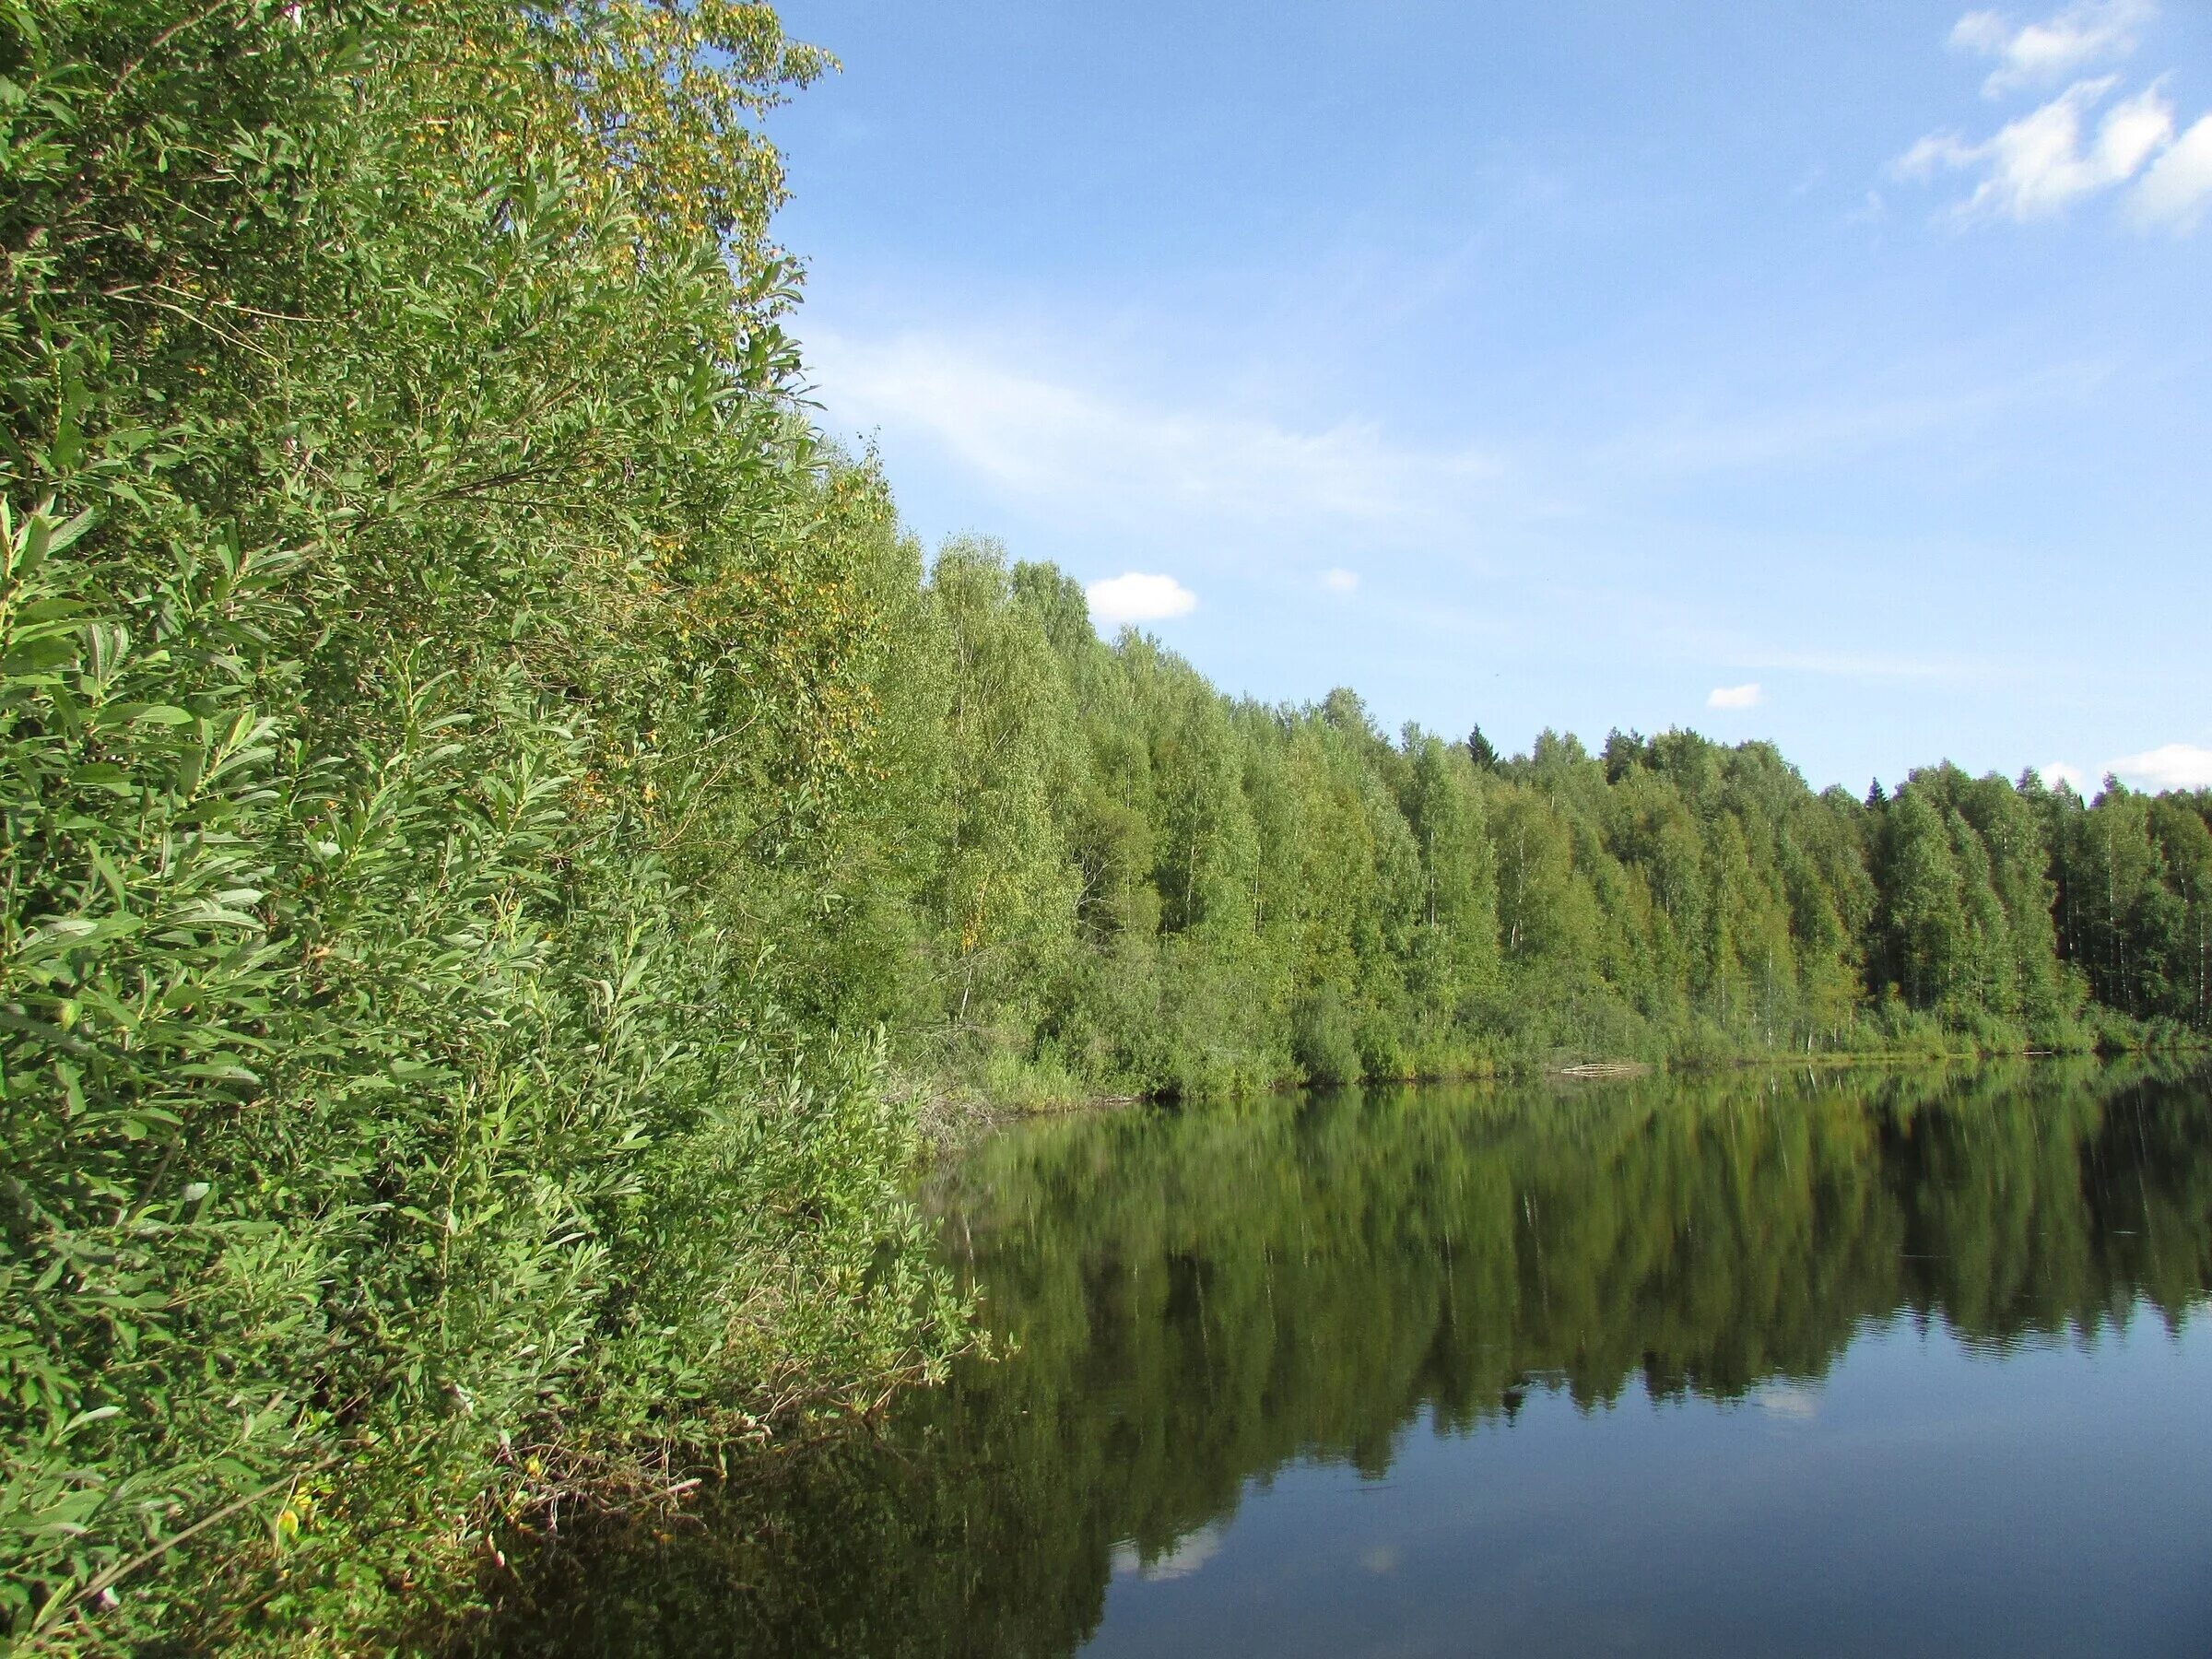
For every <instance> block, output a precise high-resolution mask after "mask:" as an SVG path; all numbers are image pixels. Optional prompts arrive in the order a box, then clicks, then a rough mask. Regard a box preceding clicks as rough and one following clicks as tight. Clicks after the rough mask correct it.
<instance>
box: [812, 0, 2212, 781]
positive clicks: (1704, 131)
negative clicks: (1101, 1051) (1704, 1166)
mask: <svg viewBox="0 0 2212 1659" xmlns="http://www.w3.org/2000/svg"><path fill="white" fill-rule="evenodd" d="M779 10H780V11H781V13H782V17H783V18H784V21H785V24H786V27H787V28H788V29H790V30H791V32H793V33H794V34H795V35H797V36H799V37H800V38H802V39H806V40H809V41H814V42H816V43H818V44H820V45H823V46H826V47H828V48H829V49H830V50H831V51H833V52H834V53H837V54H838V55H839V56H840V57H841V59H842V61H843V64H844V68H843V71H842V73H841V74H840V75H838V76H833V77H831V78H830V79H829V80H828V81H826V82H824V83H823V84H821V85H819V86H818V87H816V88H812V89H810V90H808V91H807V92H806V93H804V94H802V95H801V96H800V97H799V98H798V99H797V100H795V101H794V103H793V104H792V105H791V106H790V107H789V108H788V109H785V110H782V111H779V112H777V113H776V115H775V116H774V117H773V118H772V121H771V128H770V131H771V135H772V136H774V137H775V138H776V140H777V141H778V142H779V143H780V144H781V145H782V147H784V149H785V151H786V154H787V156H788V159H789V163H790V168H791V176H792V183H793V188H794V192H795V199H794V202H793V204H792V206H790V207H789V208H788V209H786V211H785V214H784V216H783V218H782V221H781V226H780V229H781V233H782V237H783V239H784V241H786V242H787V243H788V244H789V245H790V246H791V247H793V248H794V249H795V250H796V251H797V252H798V253H801V254H802V255H803V256H804V257H805V259H806V262H807V265H808V271H809V275H808V280H807V294H808V298H807V300H806V305H805V308H804V311H803V312H802V314H801V316H800V318H799V321H798V325H797V330H798V333H799V334H800V335H801V337H802V338H803V340H804V341H805V343H806V349H807V356H808V359H809V362H810V364H811V372H812V376H813V378H814V381H815V382H816V385H817V392H816V395H817V397H818V399H819V401H820V402H821V404H822V406H823V411H824V419H825V421H826V423H827V424H828V425H829V426H830V429H832V430H833V431H836V432H839V433H841V434H843V435H846V436H848V437H868V436H872V437H873V439H874V441H876V442H877V445H878V446H879V448H880V451H881V453H882V455H883V458H884V462H885V465H886V469H887V471H888V474H889V477H890V479H891V482H892V485H893V488H894V489H895V490H896V492H897V495H898V498H899V500H900V508H901V511H902V512H903V513H904V515H905V517H906V518H907V520H908V522H909V523H910V524H912V527H913V528H914V529H915V531H916V532H917V533H919V534H920V535H922V536H923V537H924V540H925V542H927V543H929V544H931V545H935V542H936V541H937V540H938V539H939V538H941V537H943V536H944V535H948V534H953V533H959V532H964V531H973V532H979V533H982V534H987V535H996V536H998V537H1000V538H1002V539H1003V540H1004V541H1005V542H1006V544H1007V546H1008V547H1010V549H1011V550H1012V551H1013V552H1014V554H1015V555H1016V556H1017V557H1020V558H1027V559H1052V560H1053V561H1055V562H1057V563H1058V564H1059V565H1060V566H1061V567H1062V568H1064V569H1065V570H1066V571H1068V572H1069V573H1071V574H1072V575H1075V576H1076V577H1077V578H1078V579H1080V580H1081V581H1083V582H1085V583H1087V584H1111V585H1103V586H1099V587H1097V589H1096V591H1095V593H1094V609H1095V610H1098V611H1101V612H1110V613H1116V614H1121V615H1128V616H1132V617H1134V618H1135V619H1136V620H1138V621H1139V622H1141V624H1142V625H1143V626H1145V627H1147V628H1148V629H1151V630H1152V631H1154V632H1156V633H1157V634H1158V635H1159V638H1160V639H1162V640H1163V641H1166V642H1167V643H1168V644H1169V645H1171V647H1173V648H1174V649H1176V650H1177V651H1180V652H1181V653H1183V654H1184V655H1185V656H1187V657H1188V658H1190V660H1191V661H1192V662H1194V664H1196V665H1197V666H1198V667H1199V668H1201V669H1202V670H1203V671H1205V672H1206V674H1207V675H1209V676H1210V677H1212V678H1213V679H1214V680H1215V681H1216V682H1217V683H1218V684H1219V685H1221V686H1222V687H1223V688H1226V689H1229V690H1230V691H1236V692H1249V693H1252V694H1253V695H1256V696H1259V697H1262V698H1265V699H1268V700H1292V701H1300V700H1308V699H1318V698H1319V697H1321V696H1322V695H1324V693H1325V692H1326V691H1327V690H1328V689H1329V688H1331V687H1333V686H1336V685H1349V686H1352V687H1354V688H1357V689H1359V691H1360V692H1361V694H1362V695H1363V696H1365V697H1366V699H1367V700H1368V703H1369V706H1370V707H1371V710H1373V712H1375V714H1376V715H1377V717H1378V718H1379V719H1380V720H1381V721H1382V723H1383V724H1385V726H1386V727H1388V728H1390V729H1395V727H1396V725H1397V724H1399V723H1400V722H1402V721H1406V720H1416V721H1418V722H1420V723H1421V724H1424V725H1426V726H1429V727H1431V728H1433V729H1437V730H1441V731H1443V732H1445V733H1447V734H1450V735H1461V734H1464V733H1465V730H1466V728H1467V726H1468V725H1469V724H1471V723H1473V722H1477V721H1479V722H1480V723H1481V724H1482V726H1483V728H1484V730H1485V731H1486V732H1487V733H1488V734H1489V735H1491V737H1492V739H1493V740H1494V741H1495V742H1497V743H1498V744H1499V746H1500V747H1501V748H1508V749H1521V748H1524V747H1526V746H1527V744H1528V743H1529V741H1530V739H1531V738H1532V737H1533V736H1534V735H1535V733H1536V732H1537V731H1538V730H1539V729H1540V728H1542V727H1544V726H1547V725H1548V726H1552V727H1554V728H1557V729H1559V730H1563V731H1573V732H1577V733H1579V734H1581V735H1583V737H1584V739H1585V740H1586V741H1588V742H1590V743H1591V744H1592V745H1593V747H1594V746H1595V745H1596V743H1598V742H1600V741H1602V739H1603V738H1604V736H1605V734H1606V731H1607V729H1608V728H1610V727H1613V726H1616V725H1618V726H1620V727H1623V728H1630V727H1634V728H1639V729H1641V730H1644V731H1647V732H1650V731H1656V730H1662V729H1665V727H1668V726H1672V725H1688V726H1694V727H1695V728H1697V729H1698V730H1700V731H1703V732H1706V733H1708V734H1710V735H1713V736H1716V737H1719V738H1723V739H1724V740H1730V741H1734V740H1736V739H1739V738H1744V737H1766V738H1771V739H1773V740H1774V741H1776V742H1777V743H1779V744H1780V745H1781V746H1782V747H1783V751H1784V752H1785V753H1786V754H1788V755H1789V756H1790V757H1791V758H1792V759H1794V760H1795V761H1796V762H1797V763H1798V764H1799V766H1800V767H1801V768H1802V769H1803V770H1804V771H1805V773H1806V777H1807V779H1808V780H1809V781H1810V782H1812V783H1813V784H1815V785H1816V786H1821V785H1825V784H1827V783H1830V782H1843V783H1845V784H1847V785H1849V786H1850V787H1852V788H1853V790H1854V791H1855V790H1859V789H1863V788H1864V787H1865V783H1866V781H1867V780H1868V778H1870V777H1875V776H1878V777H1880V778H1882V779H1884V780H1885V781H1888V782H1894V781H1895V780H1896V779H1898V778H1899V777H1900V776H1901V775H1902V774H1903V773H1904V771H1906V770H1908V769H1909V768H1910V767H1912V766H1914V765H1919V764H1924V763H1927V762H1932V761H1935V760H1937V759H1946V758H1947V759H1953V760H1955V761H1957V762H1958V763H1959V764H1960V765H1962V766H1965V767H1968V768H1970V769H1971V770H1973V771H1985V770H1989V769H1993V768H1994V769H1996V770H1998V771H2004V772H2006V773H2007V774H2010V773H2014V772H2017V771H2018V770H2019V769H2020V768H2021V767H2023V766H2026V765H2035V766H2039V767H2042V768H2044V769H2045V770H2046V771H2049V769H2050V768H2051V766H2052V765H2053V763H2054V762H2055V763H2060V764H2062V765H2063V766H2065V767H2066V768H2069V769H2073V770H2074V771H2076V772H2077V773H2078V774H2079V775H2081V776H2083V777H2085V778H2087V779H2088V781H2089V782H2091V784H2092V785H2093V783H2094V781H2095V779H2096V778H2097V777H2098V776H2099V775H2100V774H2101V773H2102V772H2103V771H2105V770H2106V769H2107V768H2108V767H2113V768H2116V769H2117V770H2118V771H2120V772H2121V773H2122V775H2123V776H2125V777H2128V778H2130V780H2131V781H2134V782H2142V783H2148V784H2152V785H2156V784H2159V783H2175V784H2183V785H2201V784H2206V783H2212V650H2208V649H2207V632H2208V625H2212V374H2208V373H2207V371H2212V314H2208V311H2207V301H2208V300H2212V7H2207V6H2204V5H2203V4H2201V3H2199V0H2165V4H2164V5H2163V6H2159V5H2157V4H2155V3H2154V0H2092V3H2090V4H2077V5H2074V6H2066V7H2063V8H2056V9H2054V8H2053V7H2051V6H2041V7H2031V8H2028V9H2022V10H2017V11H2009V12H2007V11H1983V10H1968V9H1966V8H1964V7H1962V6H1959V4H1957V3H1956V0H1953V4H1950V5H1947V6H1936V5H1920V4H1901V3H1888V4H1885V3H1882V0H1869V3H1865V4H1855V5H1853V6H1848V7H1844V6H1835V7H1809V6H1793V7H1787V8H1783V7H1773V6H1690V5H1688V4H1682V5H1674V6H1658V5H1650V4H1631V3H1628V0H1614V3H1609V4H1571V3H1569V4H1552V5H1547V6H1525V7H1503V6H1466V5H1465V4H1429V3H1425V0H1419V3H1417V0H1367V3H1364V4H1359V3H1353V4H1346V3H1343V0H1339V3H1338V4H1336V5H1332V6H1319V5H1305V4H1269V5H1264V6H1263V5H1241V4H1240V5H1228V4H1211V5H1192V4H1188V3H1187V0H1186V3H1185V4H1183V5H1178V6H1165V5H1156V4H1150V3H1149V0H1130V3H1127V4H1124V5H1121V6H1095V5H1092V6H1067V5H1061V4H1053V3H1047V0H1032V3H1031V4H1027V5H1014V4H1005V5H1000V4H965V5H943V6H885V5H883V4H881V0H871V3H868V4H862V3H861V0H785V3H784V4H783V5H782V6H780V7H779ZM1124 577H1144V578H1151V579H1152V580H1149V581H1125V582H1124V581H1120V580H1118V579H1121V578H1124ZM1112 619H1113V618H1112V616H1108V617H1105V618H1102V619H1101V627H1102V630H1103V631H1107V632H1111V631H1112V627H1111V623H1112Z"/></svg>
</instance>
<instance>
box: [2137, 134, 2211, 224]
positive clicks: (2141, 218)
mask: <svg viewBox="0 0 2212 1659" xmlns="http://www.w3.org/2000/svg"><path fill="white" fill-rule="evenodd" d="M2207 207H2212V115H2205V116H2200V117H2199V118H2198V119H2197V123H2196V124H2195V125H2194V126H2193V127H2191V128H2190V129H2189V130H2188V131H2187V132H2185V133H2183V135H2181V137H2180V138H2178V139H2177V140H2175V141H2174V144H2173V146H2172V147H2171V148H2170V149H2168V150H2167V152H2166V153H2165V154H2164V155H2162V156H2160V157H2159V159H2157V160H2156V161H2154V162H2152V163H2151V166H2150V170H2149V171H2147V172H2146V173H2145V174H2144V175H2143V182H2141V183H2139V184H2137V185H2136V187H2135V189H2134V190H2132V191H2131V192H2129V193H2128V209H2129V212H2130V214H2131V215H2132V216H2133V218H2135V220H2136V223H2137V224H2138V225H2141V226H2143V227H2144V228H2146V229H2167V230H2171V231H2174V232H2175V233H2176V234H2181V235H2185V234H2186V233H2188V232H2189V231H2191V230H2194V229H2196V227H2197V226H2198V225H2199V224H2200V223H2202V222H2203V220H2204V217H2205V212H2206V208H2207Z"/></svg>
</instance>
